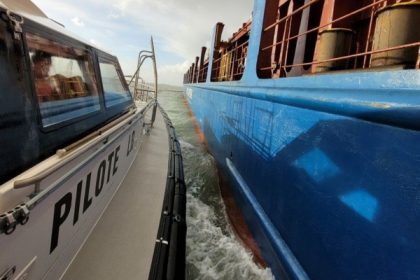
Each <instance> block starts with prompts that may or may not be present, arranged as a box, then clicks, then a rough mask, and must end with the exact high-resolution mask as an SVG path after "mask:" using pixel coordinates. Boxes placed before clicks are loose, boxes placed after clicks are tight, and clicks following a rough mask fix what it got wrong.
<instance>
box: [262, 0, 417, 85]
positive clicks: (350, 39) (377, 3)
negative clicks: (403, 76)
mask: <svg viewBox="0 0 420 280" xmlns="http://www.w3.org/2000/svg"><path fill="white" fill-rule="evenodd" d="M275 2H276V3H278V1H275ZM281 2H283V5H285V6H286V7H282V6H281V5H280V6H279V7H278V9H277V10H276V12H277V15H276V17H275V20H274V22H271V23H270V22H267V23H265V25H266V26H265V27H264V28H263V34H262V41H261V44H262V46H261V48H260V54H259V66H258V72H259V76H260V77H261V78H276V77H287V76H298V75H302V74H309V73H319V72H326V71H333V70H352V69H366V68H373V67H390V66H394V65H398V63H396V62H395V59H394V60H393V59H392V58H391V56H393V55H395V54H396V55H397V56H404V55H405V56H406V54H403V53H402V52H404V51H406V50H407V49H411V54H412V53H413V52H414V56H416V53H417V57H414V61H413V59H412V56H413V55H411V60H410V63H408V64H410V65H407V63H406V61H402V60H404V59H407V58H406V57H405V58H404V57H401V58H400V60H401V63H400V66H401V65H403V64H404V63H405V65H403V66H402V67H403V68H419V64H420V55H418V53H419V52H418V49H419V46H420V42H419V38H418V35H417V36H416V35H414V36H411V38H408V39H407V41H405V42H404V41H401V40H400V41H398V40H394V39H393V34H390V35H389V38H386V39H385V38H384V35H381V36H382V38H381V36H379V34H377V36H376V37H377V38H376V37H375V31H376V30H377V31H376V32H378V33H379V29H380V28H387V26H386V25H387V23H386V22H385V20H383V21H382V22H381V21H380V19H378V17H379V16H378V15H379V14H380V12H381V11H383V10H384V9H387V8H389V7H392V6H394V7H395V6H398V5H399V6H404V5H407V6H408V5H410V4H415V5H416V7H415V9H418V8H419V5H418V4H420V3H419V2H420V1H418V0H415V1H395V0H394V1H390V0H371V3H370V4H368V5H364V6H362V7H360V6H359V7H358V6H357V5H353V6H356V9H354V10H351V9H349V8H345V7H344V8H342V7H339V6H337V5H340V1H335V3H334V1H328V0H325V1H322V0H312V1H308V2H306V3H305V4H303V5H302V6H300V7H298V8H296V7H294V6H293V2H296V1H290V2H288V1H281ZM281 2H280V3H281ZM287 4H289V5H288V6H287ZM341 4H343V3H341ZM314 5H318V9H321V11H322V16H321V13H319V15H318V16H319V18H318V23H317V24H315V26H313V25H314V24H313V23H312V26H311V22H310V21H311V20H312V21H313V20H314V17H316V16H317V15H313V14H310V10H311V9H312V8H314ZM348 6H351V5H348ZM346 9H347V10H346ZM314 10H316V8H314ZM282 11H283V13H285V12H286V13H287V15H285V16H283V15H280V13H281V12H282ZM337 11H339V12H337ZM267 12H271V11H266V16H267ZM403 15H405V14H403ZM417 16H418V15H417ZM387 17H391V15H387ZM412 17H413V18H414V17H416V16H414V13H413V16H412ZM305 18H306V19H305ZM304 19H305V20H306V21H307V23H306V26H304V23H302V21H303V20H304ZM375 19H376V21H375ZM411 20H412V19H411ZM408 21H410V20H408ZM412 21H413V20H412ZM393 24H394V25H397V24H398V23H393ZM302 26H303V27H304V28H302ZM305 27H306V28H305ZM407 28H414V29H415V28H417V27H416V26H409V25H401V26H400V29H401V31H402V32H404V29H407ZM393 30H394V29H392V31H393ZM395 30H397V29H395ZM389 32H390V33H391V30H389ZM310 36H312V39H313V40H312V46H308V45H310V44H311V42H308V41H307V40H309V39H308V38H309V37H310ZM328 37H329V38H328ZM407 37H410V36H407ZM299 40H303V41H305V43H306V44H307V46H306V49H305V50H304V56H303V55H302V51H300V52H299V51H298V50H297V48H298V45H299V43H298V41H299ZM381 40H382V42H381ZM385 40H388V41H390V42H384V41H385ZM268 41H271V42H270V43H269V44H268V45H263V42H264V43H267V42H268ZM328 48H330V49H334V51H331V50H328ZM397 51H400V52H399V53H397ZM307 52H312V53H310V54H309V57H311V58H312V59H308V53H307ZM328 52H330V53H328ZM299 56H300V57H299ZM297 67H301V69H300V71H299V70H298V71H296V69H295V71H291V70H292V69H294V68H297ZM302 68H303V69H302ZM267 72H269V73H267ZM270 72H271V73H270Z"/></svg>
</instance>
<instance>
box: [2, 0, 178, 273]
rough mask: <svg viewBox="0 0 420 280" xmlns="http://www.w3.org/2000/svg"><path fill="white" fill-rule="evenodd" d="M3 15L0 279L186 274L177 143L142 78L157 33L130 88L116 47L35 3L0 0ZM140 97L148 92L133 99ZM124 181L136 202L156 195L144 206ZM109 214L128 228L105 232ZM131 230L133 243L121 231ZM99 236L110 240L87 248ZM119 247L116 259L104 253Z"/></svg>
mask: <svg viewBox="0 0 420 280" xmlns="http://www.w3.org/2000/svg"><path fill="white" fill-rule="evenodd" d="M0 15H1V20H0V94H1V97H2V102H1V104H0V112H1V119H0V134H1V135H0V143H1V151H0V154H1V161H0V184H1V185H0V279H2V280H9V279H17V280H23V279H60V278H62V277H65V278H66V277H67V278H66V279H79V278H80V279H81V278H83V279H87V278H86V277H87V275H86V274H88V275H89V277H93V278H95V277H96V276H95V275H99V274H100V273H101V269H102V271H106V270H104V269H105V268H106V267H108V268H109V267H112V268H113V269H114V271H118V275H119V276H120V277H125V278H126V279H130V278H131V279H132V278H145V277H143V276H142V275H146V277H147V275H148V274H149V271H150V279H160V278H159V277H161V276H160V275H169V276H170V275H175V276H172V279H174V277H178V278H180V279H182V278H183V275H184V271H183V269H181V268H183V264H184V261H185V247H183V246H185V230H186V226H185V184H184V183H183V177H182V160H181V154H180V147H179V143H178V144H176V135H175V132H174V128H173V126H172V125H171V124H170V120H169V118H168V117H167V115H166V114H165V113H164V112H163V111H162V110H159V111H157V108H158V104H157V99H156V97H157V75H155V87H154V89H153V90H150V89H148V90H146V88H145V86H144V85H143V86H141V87H140V88H141V89H140V90H138V87H137V85H138V80H139V74H138V73H139V70H140V66H141V64H142V63H143V62H144V60H145V59H147V58H151V59H152V61H153V63H154V69H155V74H156V63H155V62H156V61H155V53H154V47H153V42H152V49H151V51H142V52H140V54H139V69H138V70H137V72H136V75H135V77H133V78H132V81H133V79H134V78H135V80H136V85H135V88H134V89H133V90H134V91H133V93H134V95H132V94H131V93H130V90H129V86H128V84H127V81H126V80H125V78H124V76H123V73H122V70H121V67H120V65H119V63H118V60H117V58H116V57H115V56H114V55H111V54H109V53H108V52H106V51H104V50H101V49H100V48H98V47H95V46H92V45H91V44H90V43H88V42H87V41H85V40H83V39H80V38H78V37H77V36H75V35H74V34H72V33H70V32H69V31H67V30H66V29H65V28H64V27H63V26H62V25H60V24H59V23H57V22H55V21H53V20H51V19H49V18H48V17H47V16H46V15H45V14H44V13H43V12H42V11H41V10H40V9H39V8H38V7H36V6H35V5H34V4H33V3H32V2H30V1H5V0H2V1H0ZM146 91H147V92H146ZM145 92H146V93H145ZM150 92H152V95H151V96H149V93H150ZM139 95H140V96H142V97H145V96H146V98H140V99H141V100H137V96H139ZM147 96H149V97H151V98H147ZM135 99H136V100H135ZM161 111H162V112H161ZM152 128H153V129H152ZM166 128H167V129H166ZM162 139H163V140H162ZM168 139H169V140H170V141H168ZM140 147H143V148H142V149H140ZM140 150H141V152H139V151H140ZM156 150H158V152H156ZM159 151H160V152H159ZM175 153H176V155H175ZM137 155H139V156H137ZM144 157H147V158H148V159H149V160H151V161H152V165H151V166H148V162H144V159H142V158H144ZM168 158H169V163H170V164H169V165H168ZM133 163H134V166H135V167H134V168H135V170H131V169H130V167H131V166H132V165H133ZM175 165H176V167H177V170H176V171H174V170H173V169H174V168H175V167H174V166H175ZM168 174H169V176H168ZM180 174H181V175H180ZM140 176H141V177H140ZM168 177H169V179H168ZM175 180H176V182H175ZM123 182H124V183H123ZM175 188H176V194H175V191H174V190H175ZM119 189H123V190H122V191H123V193H124V192H125V193H129V194H130V195H129V197H131V198H132V199H135V201H140V198H141V197H146V196H147V195H149V196H154V199H152V200H150V199H149V200H150V202H148V201H145V202H143V204H142V205H141V207H144V208H141V209H138V208H135V207H137V206H138V204H137V203H135V201H134V202H133V201H132V200H130V201H131V202H128V200H127V198H126V199H125V200H124V199H122V198H121V196H122V197H124V196H123V195H119V193H120V192H119V191H118V190H119ZM114 196H115V199H113V197H114ZM136 196H137V197H136ZM119 197H120V198H119ZM180 199H181V200H180ZM111 200H112V201H111ZM174 201H175V202H176V203H175V204H176V205H175V206H173V204H174ZM110 203H111V204H110ZM109 204H110V205H111V206H113V207H112V208H113V211H114V212H112V213H108V212H107V211H108V210H107V206H108V205H109ZM113 204H114V205H113ZM130 207H131V208H130ZM133 207H134V208H133ZM146 210H147V211H146ZM130 211H131V212H130ZM134 211H143V212H145V213H147V217H143V216H144V215H143V216H142V215H140V214H139V213H136V215H135V217H132V218H131V221H130V223H126V222H124V219H122V217H124V213H132V212H134ZM101 216H103V218H102V219H99V218H100V217H101ZM115 217H118V218H115ZM142 217H143V218H142ZM173 217H176V219H175V218H174V220H172V218H173ZM142 219H144V220H142ZM146 222H149V223H146ZM101 223H102V224H104V223H111V225H113V226H114V227H115V228H113V227H112V226H111V229H112V230H113V231H112V232H113V233H114V234H116V235H117V236H119V237H120V238H117V239H115V237H114V236H113V235H110V234H108V233H109V232H110V229H107V230H106V231H101V230H100V226H101ZM95 225H98V226H99V230H98V229H97V228H98V227H95ZM172 225H173V226H172ZM134 231H135V232H136V233H138V234H139V236H138V241H137V242H134V241H132V240H129V241H127V240H122V239H123V236H124V233H127V232H134ZM107 234H108V235H107ZM171 234H172V235H175V237H173V238H172V237H171ZM98 236H99V237H98ZM95 238H96V239H95ZM98 238H100V240H102V241H103V242H104V244H102V246H100V247H96V248H93V249H92V250H90V251H89V250H87V249H85V248H86V247H87V248H89V243H92V244H94V243H95V242H97V240H98ZM95 240H96V241H95ZM115 240H117V241H120V242H119V243H115V242H114V241H115ZM169 241H170V242H171V246H170V245H168V242H169ZM127 242H131V246H130V247H129V248H128V249H127V247H124V245H125V244H128V243H127ZM140 242H144V244H143V243H140ZM139 244H140V245H139ZM83 245H85V246H83ZM139 246H143V247H141V250H139V249H138V247H139ZM130 248H137V249H138V250H137V251H134V252H131V253H130V252H128V251H129V249H130ZM101 249H106V250H101ZM86 250H87V251H86ZM124 250H126V251H127V252H125V251H124ZM119 252H120V253H122V255H121V256H122V258H120V260H112V261H111V263H109V262H108V263H100V261H101V258H102V259H103V257H104V256H112V255H113V254H118V253H119ZM168 252H170V253H168ZM127 254H139V255H137V257H138V258H139V259H140V260H138V259H136V258H134V257H133V255H127ZM169 255H170V256H169ZM178 255H179V256H180V258H177V259H176V261H175V259H174V258H175V257H176V256H178ZM78 257H79V259H80V258H81V259H83V258H87V260H86V261H83V264H84V265H88V266H89V267H90V268H95V269H96V270H95V271H92V269H91V270H86V269H80V266H79V268H78V267H75V266H77V265H73V266H70V265H71V264H72V263H73V264H74V263H76V264H77V263H80V261H78ZM129 259H131V260H133V261H134V260H136V263H135V264H133V266H132V269H131V270H130V271H129V272H127V273H131V274H124V273H122V272H121V271H119V270H118V269H120V268H121V267H122V266H124V265H128V264H129V261H128V260H129ZM142 261H143V262H144V263H145V264H144V267H142V270H141V271H140V270H138V269H137V267H138V266H139V265H140V263H142ZM175 263H176V265H177V267H175ZM66 271H67V274H66V275H67V276H66V275H65V274H64V273H65V272H66ZM95 273H96V274H95ZM69 275H70V276H69ZM108 277H110V278H109V279H115V277H114V275H113V274H112V273H108ZM170 278H171V277H168V279H170ZM101 279H106V277H101Z"/></svg>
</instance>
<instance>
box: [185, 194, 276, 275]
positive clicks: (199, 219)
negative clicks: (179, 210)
mask: <svg viewBox="0 0 420 280" xmlns="http://www.w3.org/2000/svg"><path fill="white" fill-rule="evenodd" d="M187 201H188V203H187V224H188V231H187V262H188V263H189V265H192V266H194V267H195V273H194V272H193V273H194V274H196V275H189V278H191V279H256V280H257V279H274V277H273V275H272V273H271V270H270V269H268V268H266V269H263V268H260V267H258V266H257V265H256V264H255V263H254V261H253V259H252V254H251V253H250V252H248V251H247V250H246V249H245V248H244V247H243V246H242V244H241V243H240V242H239V241H238V240H237V239H236V237H235V235H234V234H233V233H232V230H231V229H229V230H228V234H227V235H226V234H225V233H224V232H223V231H222V229H221V228H220V227H218V226H216V224H217V221H216V215H215V214H214V211H213V209H212V208H210V207H209V206H208V205H206V204H204V203H203V202H201V201H200V200H199V199H197V198H196V197H194V196H193V195H192V194H187ZM197 272H198V273H197Z"/></svg>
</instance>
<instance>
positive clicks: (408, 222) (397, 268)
mask: <svg viewBox="0 0 420 280" xmlns="http://www.w3.org/2000/svg"><path fill="white" fill-rule="evenodd" d="M248 74H249V73H248ZM419 88H420V74H419V71H416V70H405V71H389V72H376V73H372V72H364V73H353V74H348V73H347V74H332V75H322V76H317V77H300V78H290V79H279V80H259V79H257V78H256V77H253V74H252V73H251V74H249V75H248V77H245V78H244V79H242V81H240V82H223V83H204V84H195V85H187V93H186V95H187V99H188V101H189V103H190V105H191V108H192V110H193V112H194V114H195V116H196V119H197V121H198V123H199V125H200V127H201V129H202V131H203V133H204V135H205V137H206V141H207V144H208V148H209V150H210V152H211V153H212V154H213V155H214V157H215V159H216V161H217V163H218V166H219V167H220V171H221V174H222V176H224V178H225V179H226V180H227V181H228V183H229V186H230V188H231V191H232V193H233V195H234V197H235V199H236V203H237V204H238V205H239V207H240V208H241V210H242V212H243V214H244V216H245V219H246V222H247V223H248V225H249V228H250V230H251V232H252V234H253V236H254V238H255V239H256V241H257V243H258V245H259V247H260V248H261V251H262V253H263V255H264V258H265V259H266V261H267V262H268V264H269V265H270V267H271V269H272V270H273V272H274V274H275V275H276V277H277V278H279V279H283V278H284V277H287V278H291V279H305V278H311V279H419V278H420V265H419V264H420V223H419V221H420V175H419V174H420V145H419V143H420V133H419V131H418V129H419V128H420V122H419V120H420V113H419V112H420V110H419V108H420V107H419V105H420V96H419V91H418V89H419Z"/></svg>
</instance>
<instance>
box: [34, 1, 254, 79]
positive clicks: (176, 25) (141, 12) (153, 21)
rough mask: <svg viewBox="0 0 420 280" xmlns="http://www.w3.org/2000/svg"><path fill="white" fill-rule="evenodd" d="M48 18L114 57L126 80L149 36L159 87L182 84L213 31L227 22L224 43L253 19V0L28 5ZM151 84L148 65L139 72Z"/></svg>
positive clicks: (148, 40) (66, 2)
mask: <svg viewBox="0 0 420 280" xmlns="http://www.w3.org/2000/svg"><path fill="white" fill-rule="evenodd" d="M32 1H33V2H34V3H35V4H36V5H37V6H38V7H40V8H41V10H43V11H44V12H45V13H46V14H47V15H48V17H50V18H51V19H54V20H56V21H58V22H60V23H61V24H64V26H65V27H66V28H67V29H68V30H70V31H71V32H73V33H76V34H77V35H78V36H79V37H82V38H84V39H86V40H87V41H89V42H91V43H92V44H94V45H96V46H99V47H100V48H102V49H105V50H107V51H109V52H111V53H112V54H114V55H116V56H117V57H118V59H119V61H120V64H121V67H122V68H123V72H124V74H125V75H132V74H133V73H134V71H135V70H136V67H137V55H138V52H139V51H140V50H142V49H150V37H151V36H153V39H154V42H155V48H156V57H157V64H158V76H159V83H163V84H171V85H181V84H182V79H183V75H184V73H185V72H186V71H187V70H188V68H189V67H190V65H191V64H192V63H193V61H194V59H195V57H196V56H199V54H200V51H201V47H202V46H206V45H207V46H209V45H210V41H211V36H212V30H213V27H214V26H215V24H216V23H217V22H219V21H220V22H223V23H225V30H224V33H223V37H224V38H225V39H226V38H228V37H230V36H231V35H232V33H233V32H235V31H237V30H238V29H239V27H241V25H242V23H243V22H245V21H247V20H248V19H249V18H250V17H251V13H252V8H253V0H119V1H110V0H60V1H58V0H32ZM141 76H142V77H143V78H145V79H146V81H151V80H152V79H153V74H152V71H151V65H150V63H149V65H147V66H146V68H145V69H143V70H142V72H141Z"/></svg>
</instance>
